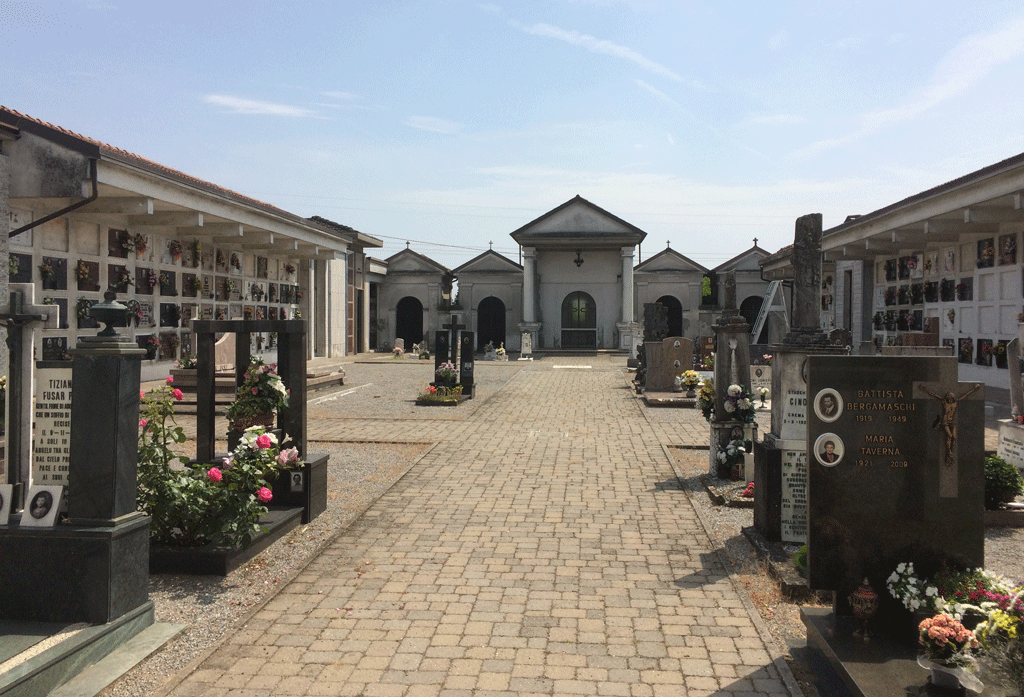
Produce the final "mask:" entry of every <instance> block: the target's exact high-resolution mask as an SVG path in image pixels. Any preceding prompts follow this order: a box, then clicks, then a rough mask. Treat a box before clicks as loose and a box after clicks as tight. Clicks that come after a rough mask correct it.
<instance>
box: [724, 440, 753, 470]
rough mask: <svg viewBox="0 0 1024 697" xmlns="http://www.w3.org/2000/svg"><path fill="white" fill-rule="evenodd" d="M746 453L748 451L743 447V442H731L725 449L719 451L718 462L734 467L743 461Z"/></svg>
mask: <svg viewBox="0 0 1024 697" xmlns="http://www.w3.org/2000/svg"><path fill="white" fill-rule="evenodd" d="M746 452H747V449H746V448H744V447H743V441H741V440H739V439H737V440H731V441H729V442H728V443H726V444H725V447H724V448H719V449H718V461H719V462H720V463H721V464H723V465H732V464H734V463H736V462H739V461H740V460H742V459H743V455H744V453H746Z"/></svg>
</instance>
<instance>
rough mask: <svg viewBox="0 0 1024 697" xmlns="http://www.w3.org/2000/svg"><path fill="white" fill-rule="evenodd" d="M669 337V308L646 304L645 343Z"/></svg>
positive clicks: (656, 304)
mask: <svg viewBox="0 0 1024 697" xmlns="http://www.w3.org/2000/svg"><path fill="white" fill-rule="evenodd" d="M667 336H668V307H666V306H665V305H662V304H661V303H644V341H661V340H662V339H664V338H665V337H667Z"/></svg>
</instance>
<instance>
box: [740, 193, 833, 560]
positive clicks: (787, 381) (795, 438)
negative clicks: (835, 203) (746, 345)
mask: <svg viewBox="0 0 1024 697" xmlns="http://www.w3.org/2000/svg"><path fill="white" fill-rule="evenodd" d="M792 262H793V273H794V278H795V281H794V286H793V328H792V330H791V331H790V332H789V333H788V334H786V336H785V338H784V339H783V341H782V343H781V344H779V345H777V346H773V347H772V377H771V379H772V386H771V396H772V425H771V431H770V432H769V433H767V434H765V437H764V441H763V442H762V443H755V444H754V469H755V475H754V477H755V481H756V482H757V483H758V484H757V487H756V488H755V489H754V527H755V528H757V530H758V531H759V532H760V533H761V534H762V535H763V536H764V537H765V538H767V539H768V540H773V541H774V540H780V539H781V540H782V541H783V542H791V543H794V544H803V543H805V542H806V541H807V502H808V472H807V464H808V462H809V461H810V460H811V456H810V454H808V452H807V414H808V406H809V405H808V398H807V365H808V360H809V359H810V357H811V356H812V355H839V354H845V353H846V351H847V348H846V346H845V345H843V346H837V345H835V344H833V343H832V342H831V341H830V339H829V337H828V336H827V335H826V334H825V333H824V332H822V331H821V329H820V328H819V324H820V323H819V315H820V312H821V309H820V298H821V214H819V213H814V214H811V215H805V216H802V217H800V218H798V219H797V221H796V225H795V231H794V242H793V253H792ZM843 338H844V339H845V337H843Z"/></svg>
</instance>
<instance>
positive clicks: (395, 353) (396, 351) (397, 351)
mask: <svg viewBox="0 0 1024 697" xmlns="http://www.w3.org/2000/svg"><path fill="white" fill-rule="evenodd" d="M404 353H405V352H404V351H402V348H401V347H400V346H396V347H395V348H393V349H391V357H392V358H402V356H403V355H404Z"/></svg>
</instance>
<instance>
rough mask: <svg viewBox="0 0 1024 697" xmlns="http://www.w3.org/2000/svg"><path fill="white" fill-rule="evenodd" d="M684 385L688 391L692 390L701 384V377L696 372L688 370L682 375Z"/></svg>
mask: <svg viewBox="0 0 1024 697" xmlns="http://www.w3.org/2000/svg"><path fill="white" fill-rule="evenodd" d="M681 377H682V379H683V384H684V385H686V389H688V390H692V389H694V388H696V387H697V385H699V384H700V375H698V374H697V371H696V370H687V371H685V372H683V374H682V376H681Z"/></svg>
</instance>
